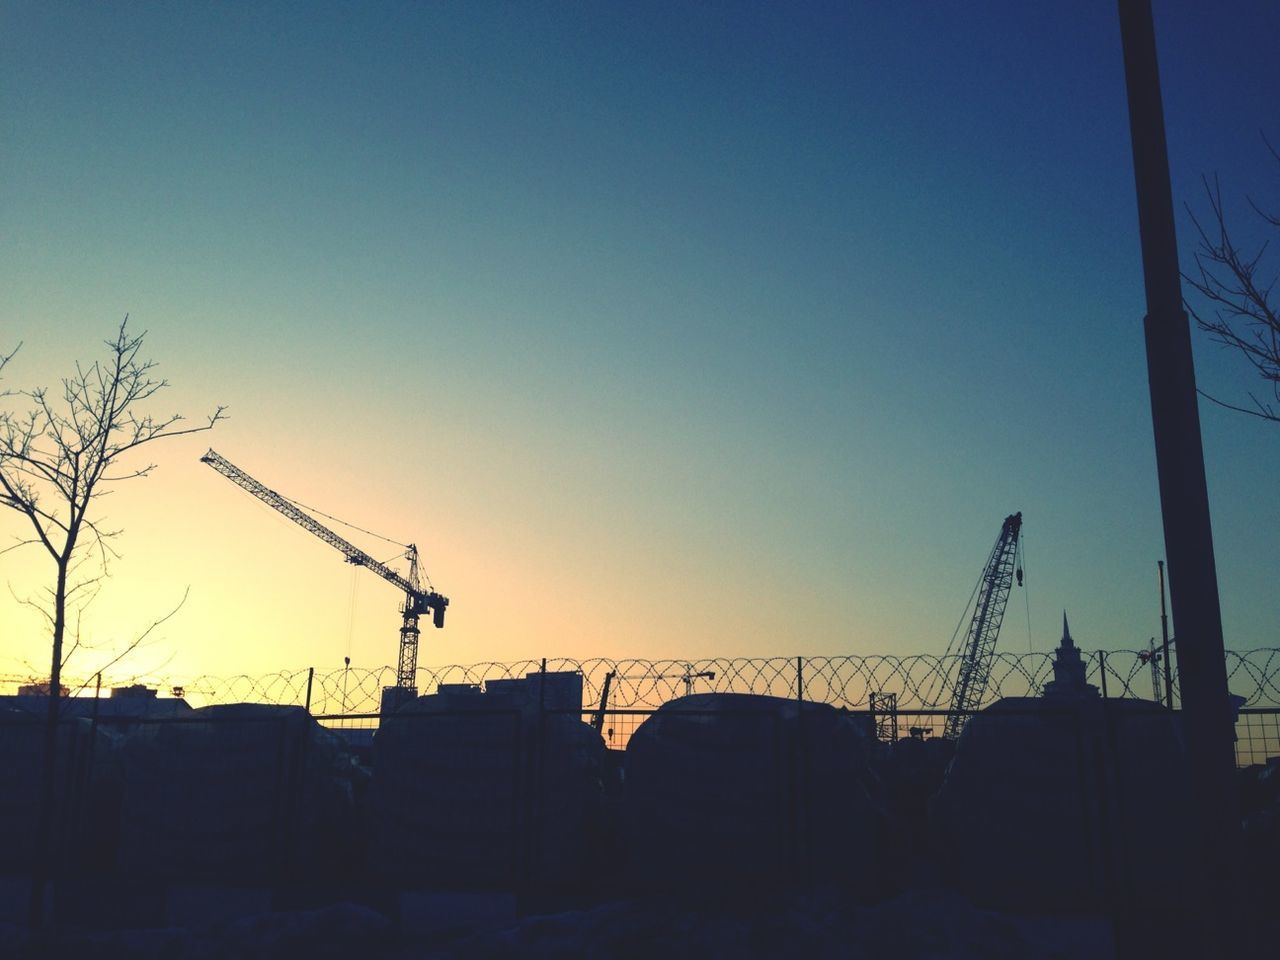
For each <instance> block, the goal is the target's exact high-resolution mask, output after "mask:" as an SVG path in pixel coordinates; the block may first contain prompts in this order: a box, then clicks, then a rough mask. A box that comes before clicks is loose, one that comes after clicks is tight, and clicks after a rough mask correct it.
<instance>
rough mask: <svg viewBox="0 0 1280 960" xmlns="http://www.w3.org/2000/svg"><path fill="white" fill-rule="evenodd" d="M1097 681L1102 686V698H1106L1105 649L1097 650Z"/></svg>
mask: <svg viewBox="0 0 1280 960" xmlns="http://www.w3.org/2000/svg"><path fill="white" fill-rule="evenodd" d="M1098 683H1099V685H1100V686H1101V687H1102V699H1103V700H1105V699H1107V651H1105V650H1099V651H1098Z"/></svg>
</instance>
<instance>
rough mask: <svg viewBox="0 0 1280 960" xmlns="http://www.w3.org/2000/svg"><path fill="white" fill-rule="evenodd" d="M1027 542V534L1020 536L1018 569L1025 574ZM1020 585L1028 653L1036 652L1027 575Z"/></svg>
mask: <svg viewBox="0 0 1280 960" xmlns="http://www.w3.org/2000/svg"><path fill="white" fill-rule="evenodd" d="M1026 542H1027V538H1026V537H1025V536H1022V537H1019V538H1018V554H1019V556H1018V560H1019V563H1018V570H1019V572H1021V573H1023V574H1025V573H1026V568H1027V548H1026ZM1018 585H1019V586H1020V587H1022V600H1023V603H1025V604H1026V607H1027V653H1034V652H1035V648H1034V645H1033V643H1032V640H1031V590H1030V589H1028V587H1027V584H1026V578H1025V576H1024V577H1023V579H1022V580H1020V581H1019V582H1018Z"/></svg>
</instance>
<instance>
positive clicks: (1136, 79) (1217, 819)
mask: <svg viewBox="0 0 1280 960" xmlns="http://www.w3.org/2000/svg"><path fill="white" fill-rule="evenodd" d="M1119 11H1120V37H1121V43H1122V45H1123V48H1124V71H1125V87H1126V89H1127V91H1128V99H1129V132H1130V139H1131V141H1132V145H1133V168H1134V180H1135V184H1136V188H1137V200H1138V227H1139V232H1140V235H1141V241H1142V266H1143V277H1144V282H1145V285H1146V298H1147V315H1146V317H1145V319H1144V321H1143V325H1144V327H1145V332H1146V346H1147V379H1148V384H1149V387H1150V392H1151V422H1152V427H1153V431H1154V434H1155V449H1156V469H1157V473H1158V476H1159V485H1160V509H1161V515H1162V518H1163V521H1164V541H1165V557H1166V558H1167V559H1168V561H1169V586H1170V594H1171V599H1172V601H1173V619H1174V623H1175V625H1176V628H1177V634H1178V674H1179V682H1180V686H1181V692H1182V715H1183V728H1184V730H1185V733H1186V743H1187V762H1188V766H1189V774H1190V777H1189V781H1190V799H1191V803H1192V810H1191V813H1192V817H1193V818H1194V819H1193V821H1192V822H1191V823H1188V824H1187V825H1186V826H1187V829H1186V831H1185V832H1184V839H1185V843H1186V845H1187V851H1188V854H1189V858H1190V862H1189V867H1190V869H1191V874H1190V876H1191V877H1193V878H1194V889H1193V890H1191V891H1190V893H1191V895H1192V897H1193V898H1194V899H1195V900H1196V901H1197V903H1196V906H1197V907H1198V908H1201V909H1202V910H1203V919H1204V922H1205V926H1204V927H1203V928H1202V931H1203V933H1204V934H1205V935H1206V936H1208V937H1213V936H1214V935H1215V934H1222V935H1223V936H1224V937H1225V934H1226V932H1227V931H1226V929H1225V923H1224V919H1223V918H1224V916H1225V914H1224V910H1225V907H1226V904H1225V902H1224V900H1223V898H1224V897H1225V896H1226V894H1225V891H1226V890H1229V889H1231V884H1230V874H1229V871H1228V866H1229V863H1230V861H1231V858H1232V856H1233V853H1234V850H1233V849H1232V848H1233V847H1234V845H1235V835H1236V834H1237V833H1238V831H1239V822H1238V818H1237V817H1236V814H1235V808H1236V803H1235V798H1234V796H1233V794H1232V789H1233V782H1232V780H1233V775H1234V766H1235V760H1234V756H1233V748H1232V727H1231V715H1230V712H1229V707H1228V701H1227V671H1226V658H1225V656H1224V653H1223V642H1222V615H1221V611H1220V608H1219V602H1218V577H1217V571H1216V569H1215V566H1214V559H1213V530H1212V527H1211V525H1210V522H1209V494H1208V488H1207V485H1206V483H1205V474H1204V450H1203V447H1202V444H1201V439H1200V414H1199V410H1198V408H1197V400H1196V379H1195V368H1194V366H1193V364H1192V358H1191V329H1190V325H1189V324H1188V322H1187V315H1186V313H1185V312H1184V311H1183V309H1182V285H1181V280H1180V275H1179V269H1178V245H1177V237H1176V235H1175V232H1174V219H1173V190H1172V187H1171V186H1170V182H1169V158H1168V153H1167V150H1166V146H1165V131H1164V108H1163V106H1162V104H1161V98H1160V72H1159V68H1158V65H1157V62H1156V41H1155V27H1154V25H1153V23H1152V18H1151V2H1150V0H1119Z"/></svg>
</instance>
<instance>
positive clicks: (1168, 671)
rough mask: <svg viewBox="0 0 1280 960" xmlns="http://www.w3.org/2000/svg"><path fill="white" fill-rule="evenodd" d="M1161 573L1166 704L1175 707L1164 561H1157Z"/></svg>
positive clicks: (1161, 630)
mask: <svg viewBox="0 0 1280 960" xmlns="http://www.w3.org/2000/svg"><path fill="white" fill-rule="evenodd" d="M1156 569H1157V570H1158V571H1159V573H1160V639H1161V643H1162V644H1163V646H1162V648H1161V649H1162V650H1163V652H1162V653H1161V654H1160V655H1161V656H1162V657H1164V705H1165V706H1166V707H1168V708H1169V709H1170V710H1172V709H1173V664H1172V663H1171V662H1170V660H1169V614H1168V613H1167V612H1166V610H1165V607H1164V561H1163V560H1157V561H1156Z"/></svg>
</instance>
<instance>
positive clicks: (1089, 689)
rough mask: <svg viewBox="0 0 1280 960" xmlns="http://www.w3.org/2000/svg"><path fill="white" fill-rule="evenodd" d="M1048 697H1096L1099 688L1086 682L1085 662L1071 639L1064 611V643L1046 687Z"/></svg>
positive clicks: (1058, 651)
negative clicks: (1051, 677)
mask: <svg viewBox="0 0 1280 960" xmlns="http://www.w3.org/2000/svg"><path fill="white" fill-rule="evenodd" d="M1044 695H1045V696H1046V697H1054V698H1058V697H1096V696H1097V695H1098V688H1097V687H1095V686H1094V685H1093V684H1091V683H1087V682H1086V681H1085V676H1084V660H1082V659H1081V658H1080V651H1079V650H1078V649H1076V644H1075V641H1074V640H1072V639H1071V628H1070V627H1069V626H1067V611H1065V610H1063V611H1062V643H1061V644H1060V645H1059V646H1058V650H1057V653H1056V654H1055V655H1054V658H1053V679H1052V680H1050V681H1049V682H1048V683H1046V684H1045V685H1044Z"/></svg>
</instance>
